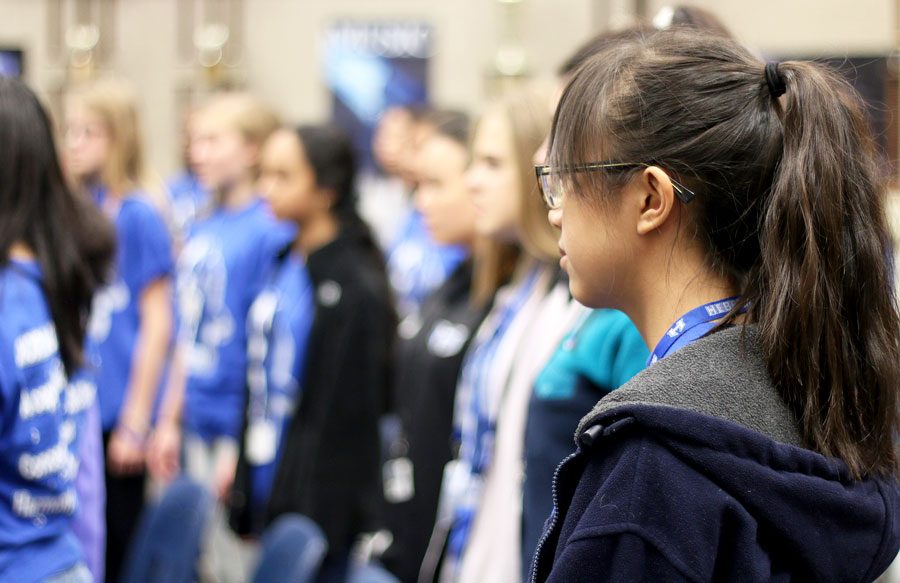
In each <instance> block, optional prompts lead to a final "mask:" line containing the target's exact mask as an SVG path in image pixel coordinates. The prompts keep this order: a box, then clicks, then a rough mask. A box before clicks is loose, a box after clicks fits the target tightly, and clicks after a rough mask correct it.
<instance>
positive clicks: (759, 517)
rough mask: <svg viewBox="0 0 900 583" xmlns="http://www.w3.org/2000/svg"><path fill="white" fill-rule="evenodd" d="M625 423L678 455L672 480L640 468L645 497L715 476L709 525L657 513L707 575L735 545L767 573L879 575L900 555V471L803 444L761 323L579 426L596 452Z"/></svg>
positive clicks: (585, 445)
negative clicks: (863, 470)
mask: <svg viewBox="0 0 900 583" xmlns="http://www.w3.org/2000/svg"><path fill="white" fill-rule="evenodd" d="M698 371H702V374H698ZM619 431H629V432H631V431H637V432H638V433H639V434H640V435H642V436H645V438H646V440H647V441H646V442H647V443H649V444H652V446H651V447H652V448H658V449H657V451H658V452H659V455H656V456H653V457H652V459H654V460H668V461H663V462H659V463H657V466H656V469H655V470H654V471H655V472H657V474H655V475H656V476H657V477H659V478H661V479H662V480H663V481H664V483H663V484H660V482H659V481H657V482H655V483H654V480H653V479H652V476H651V479H649V480H648V479H642V478H639V477H636V478H635V480H634V485H633V488H634V489H635V490H640V489H643V490H645V492H643V493H642V492H635V493H634V495H635V496H636V499H644V500H653V499H657V500H658V499H659V498H660V491H662V492H663V494H662V495H663V496H665V495H666V494H665V491H666V489H667V488H679V487H685V485H686V484H690V483H691V482H692V480H698V479H699V480H701V481H702V482H703V483H705V484H713V485H714V488H713V489H712V490H711V491H713V492H714V493H715V494H714V495H712V496H709V495H703V496H702V498H703V499H702V500H698V501H697V505H696V508H695V509H694V510H695V512H694V513H693V516H695V517H696V520H697V521H700V522H701V523H703V526H704V527H706V526H708V528H706V529H705V530H704V528H690V529H683V528H680V523H681V521H683V520H684V517H685V514H686V513H687V514H688V515H691V512H690V509H684V508H682V509H681V512H679V511H674V512H672V513H671V518H670V520H671V521H672V524H670V525H668V528H667V525H665V524H664V521H665V520H666V518H665V516H667V515H669V514H670V513H669V512H668V511H663V510H662V509H661V508H660V509H659V511H658V512H657V513H656V514H655V516H654V517H653V520H654V521H656V523H657V524H656V526H657V528H658V529H659V531H658V532H662V533H666V532H667V531H668V533H678V535H677V536H676V535H674V534H669V536H666V537H665V540H666V543H665V544H666V545H671V547H672V548H671V552H672V553H673V554H674V555H677V556H680V557H693V558H695V559H696V561H695V564H696V565H698V566H699V567H698V572H700V573H704V572H706V573H709V574H713V573H716V572H718V568H719V567H718V566H717V565H716V563H717V562H718V561H722V560H723V553H725V554H726V556H727V553H728V550H727V547H728V546H729V545H730V546H731V547H733V548H735V549H739V552H740V553H741V556H740V558H738V557H733V559H734V562H735V563H736V564H737V563H741V564H747V563H754V561H756V559H753V557H756V558H757V559H759V560H762V561H763V562H764V563H766V562H771V564H770V565H769V564H762V565H761V564H760V563H759V562H756V565H755V566H756V567H757V568H760V569H761V570H762V571H765V570H766V569H768V568H771V571H769V572H770V573H772V574H773V575H774V574H775V573H790V574H792V575H794V576H796V577H799V578H801V579H803V580H814V581H872V580H874V579H875V578H876V577H878V576H879V575H880V574H881V573H882V572H883V571H884V570H885V569H886V568H887V567H888V565H889V564H890V563H891V561H892V560H893V559H894V558H895V557H896V555H897V551H898V548H900V520H898V513H897V509H898V504H900V489H898V484H897V481H896V480H891V479H881V478H870V479H867V480H863V481H858V480H854V479H853V478H852V477H851V476H850V474H849V471H848V469H847V467H846V465H845V464H844V463H843V462H841V461H840V460H838V459H834V458H826V457H825V456H822V455H820V454H818V453H816V452H813V451H811V450H808V449H805V448H804V447H803V446H802V440H801V438H800V432H799V430H798V425H797V422H796V420H795V418H794V416H793V415H792V414H791V412H790V410H789V409H788V407H787V406H786V405H785V403H784V402H783V401H782V399H781V398H780V396H779V395H778V392H777V390H776V389H775V387H774V386H773V384H772V382H771V379H770V378H769V375H768V373H767V372H766V367H765V363H764V361H763V359H762V356H761V354H760V352H759V349H758V342H757V336H756V330H755V328H753V327H752V326H748V327H746V328H730V329H725V330H722V331H720V332H717V333H715V334H712V335H710V336H708V337H706V338H704V339H702V340H699V341H697V342H696V343H694V344H691V345H689V346H687V347H685V348H683V349H682V350H680V351H679V352H677V353H675V354H673V355H671V356H669V357H667V358H666V359H663V360H661V361H659V362H658V363H656V364H654V365H653V366H651V367H650V368H648V369H647V370H645V371H644V372H642V373H641V374H639V375H638V376H637V377H635V378H634V379H633V380H632V381H631V382H629V383H627V384H626V385H625V386H623V387H622V388H621V389H619V390H618V391H614V392H613V393H611V394H610V395H609V396H607V397H606V398H604V399H603V400H601V401H600V403H598V405H597V406H596V407H595V408H594V410H593V411H592V412H591V414H589V415H588V416H587V417H585V418H584V419H583V420H582V422H581V424H580V425H579V431H578V433H577V434H576V435H577V440H578V442H579V445H580V446H581V448H582V449H586V450H588V451H589V450H590V449H592V448H594V447H599V442H600V441H603V440H604V439H605V438H607V437H610V436H611V435H612V434H613V433H618V432H619ZM623 435H624V434H623ZM651 466H652V464H651ZM696 483H700V482H696ZM674 494H675V492H674V491H673V498H675V499H679V500H685V499H687V500H690V495H689V494H688V495H687V496H685V495H684V492H682V493H681V496H680V497H679V496H675V495H674ZM664 505H665V502H661V503H660V507H662V506H664ZM660 521H662V522H660ZM707 523H708V524H707ZM713 531H714V532H715V533H716V535H715V536H714V537H712V538H710V537H709V536H708V535H709V533H710V532H713ZM723 537H724V538H723ZM726 539H732V540H726ZM710 546H712V548H710ZM754 546H755V547H756V549H755V550H754V549H750V548H749V547H754ZM715 549H718V551H717V550H715ZM726 560H727V559H726ZM692 562H694V561H692ZM704 564H706V565H708V566H709V569H708V570H707V569H705V568H703V567H702V566H700V565H704ZM751 570H754V571H755V569H754V568H753V567H751ZM745 575H746V573H745Z"/></svg>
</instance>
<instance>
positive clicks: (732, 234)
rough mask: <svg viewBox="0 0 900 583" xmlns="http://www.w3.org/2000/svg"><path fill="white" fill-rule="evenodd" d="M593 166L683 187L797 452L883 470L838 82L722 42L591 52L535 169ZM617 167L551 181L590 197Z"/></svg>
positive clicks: (880, 191) (877, 382) (883, 269)
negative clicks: (633, 166)
mask: <svg viewBox="0 0 900 583" xmlns="http://www.w3.org/2000/svg"><path fill="white" fill-rule="evenodd" d="M773 75H776V76H775V77H773ZM782 84H783V85H784V87H781V85H782ZM782 90H784V94H783V95H781V96H780V97H779V96H778V95H779V94H780V93H781V92H782ZM598 160H618V161H624V162H644V163H652V164H656V165H658V166H661V167H662V168H664V169H666V170H667V171H669V172H670V173H672V175H673V176H674V177H677V178H678V179H679V181H681V182H683V183H684V184H685V185H686V186H688V187H689V188H691V190H693V191H694V192H695V193H696V194H697V197H696V199H695V200H694V201H693V202H691V203H690V206H689V209H688V210H689V220H688V223H689V225H688V227H689V229H688V233H687V236H688V237H690V238H692V239H693V240H694V241H695V242H696V244H699V245H701V246H702V248H703V249H705V250H706V255H707V258H708V263H709V264H710V266H711V267H712V268H713V269H715V270H718V271H719V272H720V273H721V274H723V275H725V276H727V277H729V278H730V279H731V280H732V282H733V284H734V286H735V287H736V288H737V289H738V290H739V291H740V295H741V298H742V305H744V306H746V307H748V308H749V313H748V320H749V321H750V322H754V323H756V324H758V327H759V332H760V337H761V345H762V349H763V353H764V356H765V359H766V361H767V364H768V368H769V371H770V373H771V376H772V379H773V381H774V382H775V384H776V386H777V387H778V389H779V391H780V392H781V394H782V395H783V397H784V399H785V401H786V402H787V403H788V404H789V405H790V407H791V408H792V410H793V411H794V413H795V415H796V417H797V419H798V421H799V423H800V426H801V429H802V432H803V435H804V438H805V440H806V444H807V446H808V447H809V448H811V449H813V450H815V451H818V452H820V453H822V454H824V455H829V456H835V457H838V458H840V459H842V460H843V461H844V462H845V463H846V464H847V466H848V467H849V469H850V471H851V473H852V474H853V475H854V476H855V477H863V476H867V475H888V474H896V471H897V466H898V463H897V455H896V453H895V449H894V439H895V437H896V435H897V428H898V425H897V422H898V409H897V407H898V400H897V391H898V386H900V342H898V340H900V316H898V309H897V303H896V299H895V297H894V294H893V292H892V281H891V277H890V272H891V267H890V265H891V256H890V249H891V247H890V237H889V234H888V228H887V222H886V218H885V210H884V204H885V193H884V181H883V180H882V177H881V175H880V173H879V171H878V163H877V157H876V154H875V148H874V145H873V141H872V139H871V136H870V133H869V130H868V128H867V125H866V120H865V116H864V113H863V107H862V104H861V100H860V98H859V97H858V95H857V94H856V93H855V92H854V91H853V89H852V88H851V87H850V86H849V85H848V84H847V83H846V82H845V81H843V80H842V79H840V78H839V77H838V76H837V75H836V74H835V73H833V72H831V71H829V70H827V69H825V68H824V67H822V66H819V65H816V64H813V63H805V62H786V63H782V64H781V65H780V66H779V67H778V68H777V70H775V69H773V68H772V67H769V71H768V78H767V72H766V67H765V65H764V64H763V63H761V62H760V61H759V60H758V59H757V58H755V57H754V56H753V55H752V54H750V53H749V52H748V51H747V50H746V49H744V48H743V47H742V46H740V45H739V44H737V43H735V42H733V41H731V40H728V39H724V38H717V37H714V36H712V35H700V34H697V33H691V32H686V31H662V32H658V33H655V34H652V35H649V36H647V37H646V38H643V39H636V40H634V41H633V42H630V43H623V44H620V45H618V46H617V47H616V48H615V50H613V51H608V52H605V53H602V54H600V55H597V56H596V57H594V58H593V59H592V60H590V61H589V62H587V63H586V64H585V65H584V66H583V67H582V68H581V69H580V70H579V71H578V72H577V73H576V74H575V77H574V78H573V80H572V82H571V83H570V85H569V86H568V88H567V89H566V91H565V92H564V94H563V98H562V101H561V102H560V106H559V109H558V111H557V117H556V120H555V121H554V128H553V134H552V146H551V153H550V163H551V164H552V165H556V166H566V165H569V164H578V163H585V162H593V161H598ZM630 175H631V174H630V173H629V172H627V171H619V172H616V171H613V172H606V173H572V174H569V175H564V176H563V178H562V179H563V180H564V181H568V182H570V183H571V184H568V185H565V187H566V191H567V192H571V193H575V194H573V196H592V197H595V198H596V199H597V200H600V201H601V202H602V201H603V200H604V199H610V198H611V197H614V193H615V192H616V191H617V189H618V188H619V187H620V186H621V185H623V184H624V183H625V182H626V181H627V179H628V178H629V177H630ZM600 193H605V194H600Z"/></svg>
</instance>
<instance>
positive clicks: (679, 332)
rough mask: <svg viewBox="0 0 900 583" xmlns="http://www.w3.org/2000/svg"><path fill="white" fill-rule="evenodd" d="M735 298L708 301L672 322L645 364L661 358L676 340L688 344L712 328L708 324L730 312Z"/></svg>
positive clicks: (735, 301)
mask: <svg viewBox="0 0 900 583" xmlns="http://www.w3.org/2000/svg"><path fill="white" fill-rule="evenodd" d="M737 300H738V298H737V297H731V298H725V299H724V300H718V301H715V302H710V303H708V304H704V305H702V306H700V307H699V308H694V309H693V310H691V311H690V312H688V313H687V314H685V315H683V316H682V317H681V318H679V319H678V321H676V322H675V323H674V324H672V327H671V328H669V330H668V331H667V332H666V333H665V334H664V335H663V337H662V340H660V341H659V343H658V344H657V345H656V348H654V349H653V353H652V354H651V355H650V358H649V360H647V366H650V365H651V364H653V363H655V362H656V361H658V360H662V359H663V357H665V356H666V355H667V354H668V353H669V350H671V348H672V346H673V345H674V344H675V343H676V342H679V341H681V343H682V344H690V343H691V342H694V341H695V340H698V339H700V338H702V337H703V335H704V334H706V333H707V332H709V331H710V330H711V329H712V326H711V325H709V324H710V323H711V322H714V321H716V320H719V319H721V318H722V317H723V316H725V315H726V314H727V313H728V312H730V311H731V309H732V308H733V307H734V304H735V303H737Z"/></svg>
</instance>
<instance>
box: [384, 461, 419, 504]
mask: <svg viewBox="0 0 900 583" xmlns="http://www.w3.org/2000/svg"><path fill="white" fill-rule="evenodd" d="M382 477H383V479H384V498H385V499H386V500H387V501H388V502H390V503H391V504H399V503H400V502H406V501H408V500H410V499H412V497H413V495H414V494H415V486H414V485H413V463H412V461H411V460H410V459H409V458H408V457H398V458H394V459H392V460H388V461H387V462H385V464H384V467H383V468H382Z"/></svg>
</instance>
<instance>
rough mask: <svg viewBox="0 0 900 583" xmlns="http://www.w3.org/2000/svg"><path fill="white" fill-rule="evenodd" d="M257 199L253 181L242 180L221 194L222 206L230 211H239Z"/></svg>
mask: <svg viewBox="0 0 900 583" xmlns="http://www.w3.org/2000/svg"><path fill="white" fill-rule="evenodd" d="M254 198H256V193H255V192H254V189H253V181H252V180H242V181H240V182H237V183H235V184H234V185H232V186H230V187H228V188H225V189H223V190H221V191H220V192H219V199H220V200H221V201H222V206H223V207H225V208H227V209H229V210H237V209H240V208H243V207H245V206H247V205H248V204H250V202H251V201H253V199H254Z"/></svg>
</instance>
